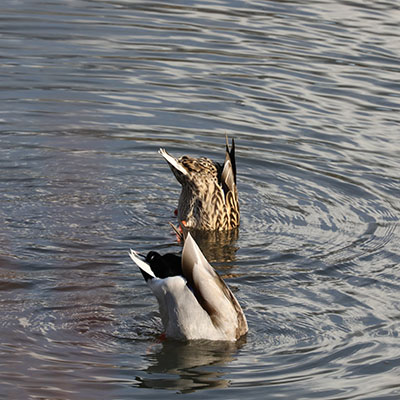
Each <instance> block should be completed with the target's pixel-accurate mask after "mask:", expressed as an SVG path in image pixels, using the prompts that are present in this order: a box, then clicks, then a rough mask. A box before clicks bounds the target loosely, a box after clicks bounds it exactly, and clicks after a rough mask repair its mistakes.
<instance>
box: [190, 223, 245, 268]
mask: <svg viewBox="0 0 400 400" xmlns="http://www.w3.org/2000/svg"><path fill="white" fill-rule="evenodd" d="M191 233H192V235H193V237H194V239H195V240H196V243H197V244H198V245H199V247H200V249H201V251H202V252H203V254H204V256H205V257H206V259H207V260H208V262H210V263H213V262H221V263H228V262H232V261H235V260H236V252H237V250H238V249H239V247H238V245H237V240H238V238H239V229H238V228H236V229H232V230H230V231H226V232H219V231H214V232H204V231H191Z"/></svg>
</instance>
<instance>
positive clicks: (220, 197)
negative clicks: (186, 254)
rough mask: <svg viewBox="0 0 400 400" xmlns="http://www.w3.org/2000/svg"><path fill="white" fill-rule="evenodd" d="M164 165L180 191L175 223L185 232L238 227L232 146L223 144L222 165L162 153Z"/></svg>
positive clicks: (201, 158)
mask: <svg viewBox="0 0 400 400" xmlns="http://www.w3.org/2000/svg"><path fill="white" fill-rule="evenodd" d="M159 152H160V154H161V155H162V156H163V157H164V159H165V160H166V161H167V163H168V165H169V166H170V168H171V170H172V172H173V173H174V175H175V177H176V179H177V180H178V182H179V183H180V184H181V185H182V191H181V194H180V197H179V202H178V220H179V222H180V223H182V224H183V225H185V226H186V227H187V228H189V229H199V230H208V231H211V230H221V231H223V230H229V229H234V228H236V227H238V226H239V220H240V212H239V201H238V192H237V187H236V160H235V142H234V140H233V139H232V146H231V149H229V146H228V143H227V144H226V153H225V161H224V164H222V165H221V164H220V163H217V162H214V161H212V160H211V159H209V158H207V157H200V158H193V157H188V156H182V157H180V158H178V159H176V158H175V157H172V156H171V155H170V154H168V153H167V152H166V151H165V150H164V149H160V151H159Z"/></svg>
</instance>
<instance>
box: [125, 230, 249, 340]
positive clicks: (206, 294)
mask: <svg viewBox="0 0 400 400" xmlns="http://www.w3.org/2000/svg"><path fill="white" fill-rule="evenodd" d="M130 256H131V258H132V260H133V261H134V262H135V263H136V264H137V265H138V267H139V268H140V270H141V272H142V274H143V277H144V279H145V280H146V282H147V284H148V286H149V287H150V289H151V290H152V292H153V293H154V295H155V296H156V298H157V301H158V304H159V309H160V315H161V320H162V323H163V326H164V329H165V334H166V336H167V337H169V338H173V339H178V340H196V339H206V340H225V341H235V340H237V339H239V338H240V337H241V336H242V335H244V334H245V333H246V332H247V330H248V326H247V322H246V317H245V316H244V314H243V311H242V308H241V307H240V305H239V303H238V301H237V300H236V298H235V296H234V295H233V293H232V292H231V291H230V289H229V288H228V287H227V286H226V284H225V282H224V281H223V280H222V279H221V277H220V276H219V275H218V273H217V272H216V271H215V270H214V269H213V268H212V267H211V265H210V264H209V263H208V262H207V260H206V259H205V257H204V256H203V254H202V252H201V250H200V249H199V247H198V246H197V244H196V242H195V241H194V239H193V238H192V236H191V235H190V233H189V234H188V236H187V237H186V239H185V244H184V247H183V251H182V256H181V257H180V256H177V255H174V254H165V255H163V256H161V255H160V254H158V253H156V252H150V253H148V255H147V256H146V257H143V256H140V255H139V254H138V253H135V252H134V251H132V250H131V253H130Z"/></svg>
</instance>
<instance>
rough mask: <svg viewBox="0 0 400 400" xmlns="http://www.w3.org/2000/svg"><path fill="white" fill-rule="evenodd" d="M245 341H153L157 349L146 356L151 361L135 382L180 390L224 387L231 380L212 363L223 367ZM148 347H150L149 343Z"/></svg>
mask: <svg viewBox="0 0 400 400" xmlns="http://www.w3.org/2000/svg"><path fill="white" fill-rule="evenodd" d="M245 342H246V339H245V338H242V339H241V340H240V341H239V342H237V343H234V342H210V341H190V342H177V341H173V340H167V341H165V342H163V343H162V344H155V345H154V346H155V347H156V348H157V350H156V351H155V352H152V353H150V354H147V355H146V356H145V358H146V361H147V362H149V363H150V365H149V367H148V368H147V369H146V370H145V372H146V373H147V375H146V376H145V377H144V376H142V377H140V376H138V377H137V380H138V381H139V385H138V386H139V387H141V388H150V389H169V390H175V391H178V392H180V393H190V392H195V391H198V390H202V389H215V388H226V387H228V386H229V384H230V381H229V380H228V379H226V378H225V377H224V375H223V373H222V372H220V371H219V370H218V369H217V368H214V367H222V366H225V365H226V364H229V363H231V362H232V361H234V359H235V356H236V354H237V352H238V350H239V349H240V348H241V347H242V346H243V345H244V344H245ZM148 351H152V347H150V348H148Z"/></svg>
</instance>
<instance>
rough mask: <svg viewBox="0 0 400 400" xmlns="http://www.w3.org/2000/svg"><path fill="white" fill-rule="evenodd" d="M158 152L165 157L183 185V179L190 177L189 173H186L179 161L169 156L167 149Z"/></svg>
mask: <svg viewBox="0 0 400 400" xmlns="http://www.w3.org/2000/svg"><path fill="white" fill-rule="evenodd" d="M158 152H159V153H160V154H161V155H162V156H163V157H164V160H165V161H166V162H167V163H168V165H169V167H170V168H171V171H172V172H173V174H174V175H175V178H176V179H177V180H178V182H180V183H182V182H183V177H184V176H187V175H189V173H188V171H186V169H185V168H184V167H183V166H182V165H181V164H179V162H178V160H177V159H176V158H175V157H172V156H171V155H169V154H168V153H167V152H166V151H165V149H160V150H158Z"/></svg>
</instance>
